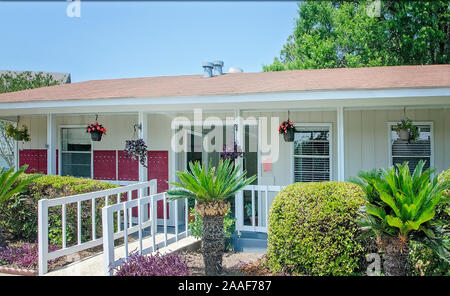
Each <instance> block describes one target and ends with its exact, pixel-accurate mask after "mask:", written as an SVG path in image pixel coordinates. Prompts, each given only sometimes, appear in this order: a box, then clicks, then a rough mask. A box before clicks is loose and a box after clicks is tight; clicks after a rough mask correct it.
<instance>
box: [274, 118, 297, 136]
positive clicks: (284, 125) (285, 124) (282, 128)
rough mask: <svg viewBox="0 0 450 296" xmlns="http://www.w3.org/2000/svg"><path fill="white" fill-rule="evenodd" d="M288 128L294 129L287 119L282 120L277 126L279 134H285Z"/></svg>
mask: <svg viewBox="0 0 450 296" xmlns="http://www.w3.org/2000/svg"><path fill="white" fill-rule="evenodd" d="M290 130H294V124H293V123H292V121H290V120H289V119H288V120H285V121H283V122H282V123H281V124H280V127H278V133H279V134H287V133H288V131H290Z"/></svg>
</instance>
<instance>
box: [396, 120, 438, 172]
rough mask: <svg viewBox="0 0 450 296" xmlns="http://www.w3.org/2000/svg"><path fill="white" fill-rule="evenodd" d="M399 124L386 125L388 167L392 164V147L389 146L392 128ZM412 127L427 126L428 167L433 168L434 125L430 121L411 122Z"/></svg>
mask: <svg viewBox="0 0 450 296" xmlns="http://www.w3.org/2000/svg"><path fill="white" fill-rule="evenodd" d="M398 123H399V122H394V121H389V122H388V123H387V135H388V137H387V146H388V167H391V166H392V165H393V164H392V145H391V130H392V127H393V126H395V125H397V124H398ZM412 123H413V124H414V125H429V126H430V167H434V125H433V122H432V121H413V122H412Z"/></svg>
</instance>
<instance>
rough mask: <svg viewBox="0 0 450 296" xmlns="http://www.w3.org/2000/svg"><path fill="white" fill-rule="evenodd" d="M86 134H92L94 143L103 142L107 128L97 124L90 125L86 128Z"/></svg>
mask: <svg viewBox="0 0 450 296" xmlns="http://www.w3.org/2000/svg"><path fill="white" fill-rule="evenodd" d="M86 132H87V133H90V134H91V139H92V141H101V139H102V135H103V134H106V128H104V127H103V125H101V124H98V122H96V123H91V124H90V125H88V126H87V127H86Z"/></svg>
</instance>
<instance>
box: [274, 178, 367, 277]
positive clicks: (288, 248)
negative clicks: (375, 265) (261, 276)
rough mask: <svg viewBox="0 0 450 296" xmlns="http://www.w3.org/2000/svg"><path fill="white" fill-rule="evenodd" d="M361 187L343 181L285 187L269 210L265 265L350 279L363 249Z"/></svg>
mask: <svg viewBox="0 0 450 296" xmlns="http://www.w3.org/2000/svg"><path fill="white" fill-rule="evenodd" d="M362 196H363V192H362V191H361V189H360V188H359V187H358V186H356V185H354V184H351V183H347V182H320V183H296V184H292V185H290V186H287V187H286V188H284V189H283V190H282V191H281V192H280V193H279V194H278V195H277V196H276V197H275V199H274V201H273V203H272V206H271V208H270V212H269V233H268V249H267V255H268V264H269V267H270V268H271V270H272V271H274V272H287V273H290V274H304V275H351V274H355V273H356V272H358V267H359V265H360V264H362V262H361V260H363V259H364V256H363V255H364V247H363V245H362V243H361V242H360V241H359V240H358V239H357V238H358V236H359V234H360V232H359V226H358V221H357V219H358V211H359V209H360V208H361V206H363V205H364V200H363V198H362Z"/></svg>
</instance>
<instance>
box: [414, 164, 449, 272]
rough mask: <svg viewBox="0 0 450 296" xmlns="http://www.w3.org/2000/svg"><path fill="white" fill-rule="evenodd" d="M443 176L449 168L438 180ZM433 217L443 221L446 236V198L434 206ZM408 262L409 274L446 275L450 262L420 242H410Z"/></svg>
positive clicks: (447, 216) (447, 175)
mask: <svg viewBox="0 0 450 296" xmlns="http://www.w3.org/2000/svg"><path fill="white" fill-rule="evenodd" d="M443 178H447V179H448V178H450V169H448V170H447V171H444V172H442V173H441V174H440V175H439V180H441V179H443ZM445 194H446V196H447V198H450V190H448V189H447V190H446V192H445ZM435 219H437V220H440V221H442V222H443V225H445V226H444V228H445V230H446V233H447V237H448V236H449V235H448V234H449V232H450V207H449V203H448V200H447V201H445V200H444V202H442V203H440V204H438V206H437V207H436V216H435ZM409 255H410V258H409V264H410V272H411V275H421V276H430V275H447V276H450V263H449V262H447V261H445V260H443V259H442V258H439V256H437V255H436V253H435V252H433V251H432V250H431V249H430V248H429V247H427V246H426V245H424V244H423V243H420V242H411V248H410V252H409Z"/></svg>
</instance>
